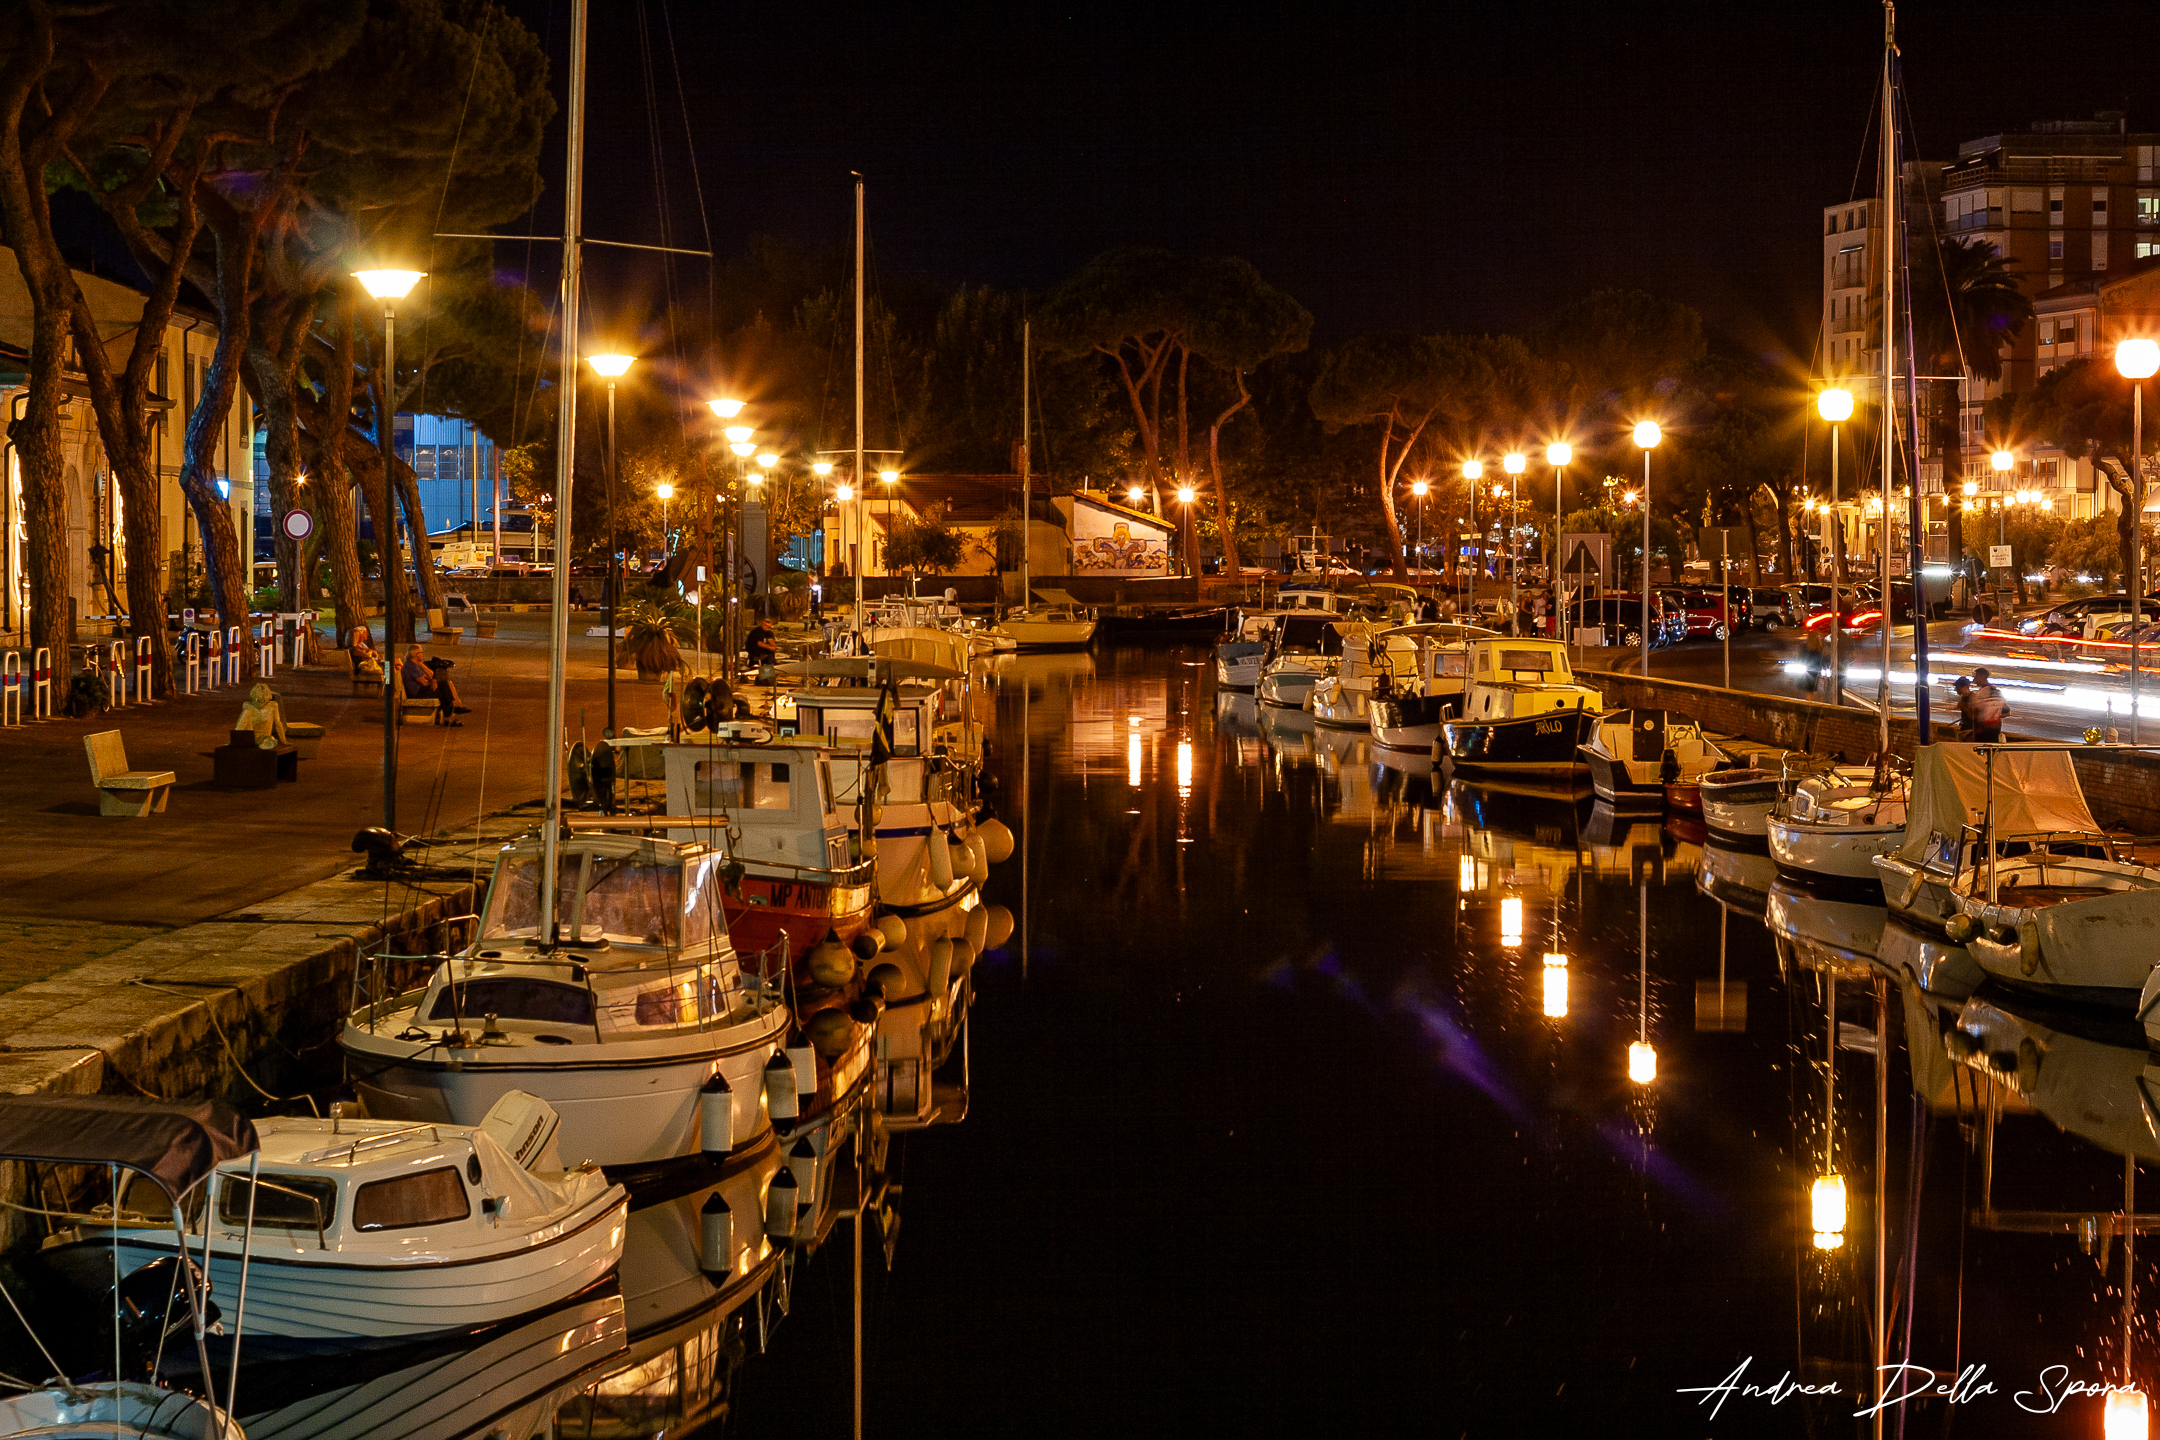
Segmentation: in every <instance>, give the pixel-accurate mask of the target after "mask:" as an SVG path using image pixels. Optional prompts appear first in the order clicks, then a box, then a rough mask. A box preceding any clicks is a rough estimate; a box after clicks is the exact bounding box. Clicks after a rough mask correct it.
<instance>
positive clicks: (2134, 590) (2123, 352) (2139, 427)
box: [2115, 340, 2160, 745]
mask: <svg viewBox="0 0 2160 1440" xmlns="http://www.w3.org/2000/svg"><path fill="white" fill-rule="evenodd" d="M2115 368H2116V369H2117V370H2119V371H2121V372H2122V377H2123V378H2124V379H2125V380H2128V381H2129V382H2130V576H2129V579H2130V583H2129V585H2128V586H2127V587H2125V588H2127V589H2128V590H2129V592H2130V743H2131V744H2133V745H2135V744H2137V743H2138V627H2139V626H2141V625H2143V624H2144V623H2145V381H2146V380H2147V379H2148V378H2150V377H2151V376H2152V374H2153V372H2154V371H2156V370H2160V344H2155V343H2153V342H2152V341H2150V340H2125V341H2123V342H2122V343H2121V344H2120V345H2117V346H2116V347H2115Z"/></svg>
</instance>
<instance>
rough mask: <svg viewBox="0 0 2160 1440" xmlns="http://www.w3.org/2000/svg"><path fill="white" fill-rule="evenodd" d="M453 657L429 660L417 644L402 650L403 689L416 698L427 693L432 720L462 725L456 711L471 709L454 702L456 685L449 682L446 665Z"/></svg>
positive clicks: (469, 712)
mask: <svg viewBox="0 0 2160 1440" xmlns="http://www.w3.org/2000/svg"><path fill="white" fill-rule="evenodd" d="M456 663H457V662H456V661H455V660H430V659H428V658H427V653H426V652H425V651H423V650H422V649H421V648H420V647H419V646H418V645H415V646H413V647H412V649H411V650H409V651H407V652H406V654H405V665H404V680H405V693H406V695H407V696H408V697H410V698H412V699H415V700H418V699H425V698H427V697H429V696H432V697H434V700H435V723H436V724H438V725H462V724H464V723H465V722H464V721H462V720H460V719H458V718H457V717H458V716H460V715H470V714H471V713H472V711H471V710H470V709H469V708H468V707H466V706H464V705H461V704H459V703H458V693H457V687H456V686H455V685H453V684H451V683H450V667H451V666H452V665H455V664H456Z"/></svg>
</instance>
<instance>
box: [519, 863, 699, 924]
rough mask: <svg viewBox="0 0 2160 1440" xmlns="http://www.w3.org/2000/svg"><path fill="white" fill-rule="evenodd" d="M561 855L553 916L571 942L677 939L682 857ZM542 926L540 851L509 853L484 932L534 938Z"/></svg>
mask: <svg viewBox="0 0 2160 1440" xmlns="http://www.w3.org/2000/svg"><path fill="white" fill-rule="evenodd" d="M558 858H559V862H560V870H559V871H558V878H557V880H556V900H555V907H556V918H557V921H558V923H559V925H560V930H561V933H562V934H563V935H564V936H565V937H566V938H568V939H569V940H570V942H571V943H573V944H594V943H597V942H599V941H601V940H613V941H620V942H622V943H625V944H630V945H673V944H676V943H677V942H678V941H679V940H680V939H681V930H682V867H680V866H679V865H674V864H669V863H666V862H659V861H648V860H640V859H638V858H637V857H635V856H627V855H626V856H615V855H579V854H567V855H562V856H560V857H558ZM588 861H590V867H589V869H588V868H587V862H588ZM581 875H582V876H583V882H584V883H583V888H582V890H581V889H580V887H579V880H580V876H581ZM539 933H540V858H539V857H538V856H536V855H524V856H518V857H515V858H513V859H509V860H505V861H504V862H503V864H502V868H501V869H500V870H498V871H497V872H496V876H495V884H494V886H493V888H492V889H491V890H490V892H489V894H488V912H487V919H486V921H485V922H484V923H483V924H482V925H481V927H480V934H481V937H482V938H483V939H529V938H535V937H537V936H538V935H539Z"/></svg>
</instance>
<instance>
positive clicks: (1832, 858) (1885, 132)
mask: <svg viewBox="0 0 2160 1440" xmlns="http://www.w3.org/2000/svg"><path fill="white" fill-rule="evenodd" d="M1898 98H1899V80H1898V50H1897V11H1896V7H1895V6H1893V5H1889V4H1885V5H1884V6H1883V71H1882V93H1881V100H1882V111H1881V116H1880V119H1879V121H1878V124H1879V127H1880V129H1881V133H1882V154H1881V169H1880V172H1879V173H1880V177H1881V180H1880V189H1879V190H1878V192H1877V193H1878V195H1879V196H1880V199H1879V200H1878V201H1877V203H1878V205H1880V206H1881V208H1882V212H1883V213H1882V218H1883V225H1882V235H1883V244H1882V247H1881V248H1882V255H1881V257H1880V258H1881V260H1882V287H1883V289H1882V301H1883V303H1882V310H1881V314H1882V316H1883V321H1884V323H1883V329H1882V342H1883V343H1882V356H1881V359H1882V367H1881V377H1882V419H1881V422H1880V423H1879V424H1878V425H1877V426H1876V430H1877V432H1878V434H1879V437H1880V439H1881V451H1880V454H1879V456H1878V465H1879V473H1878V477H1877V478H1878V483H1879V484H1880V486H1881V489H1882V495H1883V510H1882V518H1883V523H1882V554H1881V574H1882V578H1883V580H1884V581H1885V582H1886V583H1887V582H1888V581H1889V580H1890V577H1891V571H1892V569H1893V555H1892V551H1891V524H1890V516H1891V512H1890V503H1889V502H1890V497H1891V495H1892V493H1893V491H1894V488H1895V487H1894V485H1893V483H1892V482H1893V479H1894V477H1895V475H1896V473H1897V469H1898V462H1899V460H1900V458H1901V452H1900V450H1899V446H1898V436H1897V387H1898V381H1899V380H1900V379H1901V378H1902V379H1903V380H1904V382H1905V385H1906V404H1905V419H1906V421H1907V423H1908V424H1909V425H1910V426H1911V427H1912V429H1911V444H1910V447H1909V449H1908V450H1907V451H1905V452H1903V453H1904V454H1905V455H1907V456H1911V457H1917V456H1918V454H1919V452H1920V436H1919V424H1920V421H1919V415H1920V404H1919V385H1920V380H1919V366H1918V365H1917V364H1915V363H1914V361H1915V358H1916V357H1915V352H1914V347H1913V343H1912V297H1911V286H1910V285H1909V284H1908V285H1906V286H1905V287H1904V290H1903V293H1902V294H1901V292H1900V286H1899V276H1900V275H1901V274H1903V273H1905V271H1906V270H1907V269H1908V268H1909V267H1908V265H1907V261H1906V250H1907V247H1906V244H1905V233H1906V220H1905V199H1904V191H1903V176H1902V170H1901V166H1900V164H1899V147H1900V142H1901V131H1900V129H1899V125H1898ZM1901 335H1902V336H1903V337H1904V349H1903V350H1902V352H1901V351H1900V349H1899V343H1898V342H1899V338H1900V336H1901ZM1901 358H1902V359H1903V360H1904V361H1905V369H1904V372H1903V375H1902V376H1901V375H1900V373H1899V371H1898V368H1897V366H1898V361H1899V360H1900V359H1901ZM1906 473H1907V475H1908V477H1911V478H1912V481H1913V483H1908V484H1907V486H1906V493H1907V496H1908V497H1909V500H1910V510H1909V513H1908V516H1907V524H1906V536H1907V541H1908V553H1907V558H1906V564H1907V569H1908V572H1909V574H1910V576H1911V577H1912V578H1913V579H1914V580H1917V579H1918V578H1919V575H1920V569H1921V559H1922V555H1921V551H1922V545H1923V542H1924V539H1925V536H1926V534H1927V527H1926V525H1925V523H1924V521H1923V519H1922V516H1921V512H1920V486H1919V484H1918V483H1917V471H1916V470H1913V469H1908V470H1907V472H1906ZM1891 610H1892V607H1891V606H1889V605H1888V604H1885V605H1884V607H1883V614H1882V667H1881V687H1880V690H1879V695H1878V704H1877V706H1876V717H1877V722H1876V723H1877V728H1876V742H1875V748H1876V755H1875V760H1874V763H1873V764H1871V765H1869V766H1866V767H1864V768H1861V769H1858V770H1855V769H1851V768H1844V769H1839V770H1833V771H1829V772H1825V773H1824V774H1821V775H1817V776H1812V777H1810V778H1808V779H1806V780H1803V781H1801V782H1800V783H1799V784H1798V785H1797V786H1795V787H1794V788H1793V789H1792V790H1791V792H1790V793H1789V794H1788V795H1787V797H1786V798H1785V800H1784V801H1782V802H1781V803H1780V804H1779V805H1778V806H1777V807H1776V808H1775V809H1774V810H1773V811H1772V812H1771V815H1770V819H1769V822H1768V825H1767V829H1768V832H1769V841H1770V853H1771V854H1772V855H1773V856H1774V857H1776V859H1777V862H1778V864H1779V866H1780V867H1781V868H1783V869H1786V870H1788V871H1790V872H1793V873H1795V874H1799V875H1804V876H1815V877H1822V878H1827V879H1831V880H1833V881H1849V882H1857V883H1858V884H1859V885H1861V886H1871V885H1873V884H1874V883H1875V880H1876V872H1875V868H1874V860H1875V857H1876V856H1877V855H1882V854H1887V853H1888V852H1889V851H1890V850H1891V849H1893V848H1894V847H1895V846H1896V845H1897V844H1899V843H1900V842H1901V841H1902V839H1903V838H1904V831H1905V813H1906V805H1907V799H1908V795H1907V771H1906V769H1905V767H1904V766H1903V764H1902V762H1899V761H1897V760H1896V759H1895V757H1894V756H1893V755H1892V753H1891V748H1890V674H1891V665H1890V639H1891V629H1892V626H1891ZM1914 620H1915V623H1914V625H1913V637H1912V648H1913V653H1912V659H1913V669H1914V672H1915V674H1914V689H1913V696H1914V709H1915V712H1916V720H1917V733H1918V734H1919V736H1920V737H1921V738H1922V740H1925V739H1926V738H1927V737H1928V735H1929V733H1930V731H1929V721H1928V659H1927V623H1926V615H1925V611H1924V607H1915V610H1914ZM1836 698H1838V699H1839V700H1840V701H1842V699H1843V697H1842V696H1839V697H1836Z"/></svg>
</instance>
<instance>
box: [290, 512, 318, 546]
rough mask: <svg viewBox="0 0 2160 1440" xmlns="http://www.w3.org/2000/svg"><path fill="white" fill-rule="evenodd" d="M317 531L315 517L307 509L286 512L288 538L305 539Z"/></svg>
mask: <svg viewBox="0 0 2160 1440" xmlns="http://www.w3.org/2000/svg"><path fill="white" fill-rule="evenodd" d="M314 533H315V517H314V516H313V515H310V514H308V512H307V511H305V510H288V511H286V512H285V534H286V537H287V538H288V539H292V540H305V539H307V537H308V536H310V535H312V534H314Z"/></svg>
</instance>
